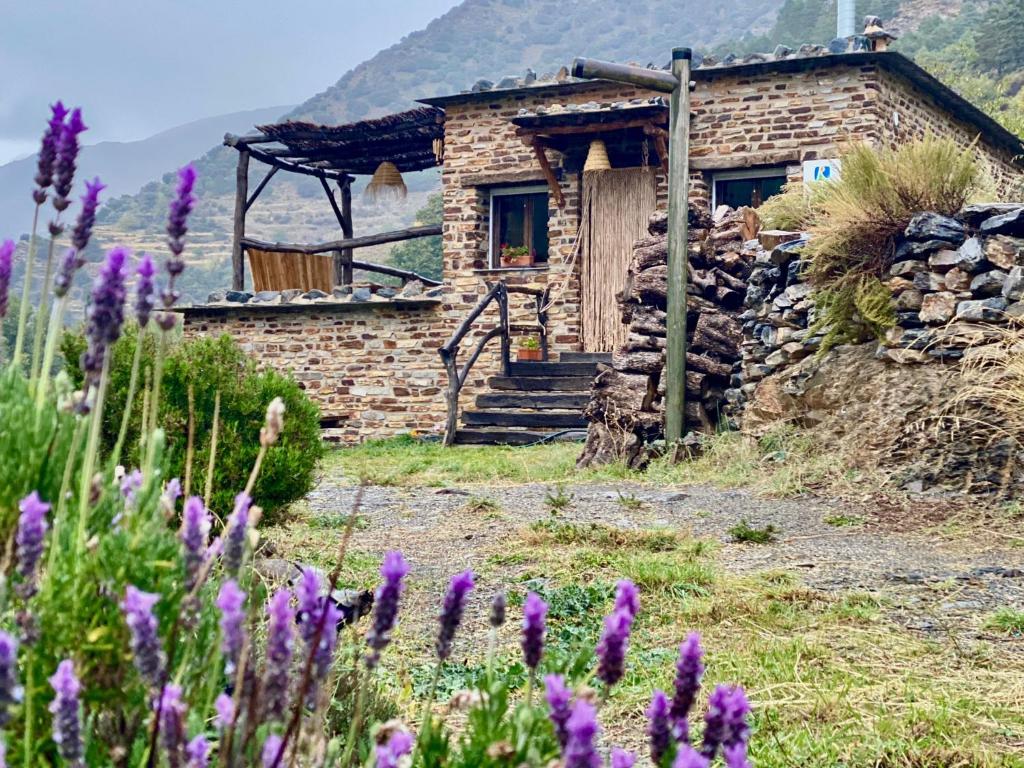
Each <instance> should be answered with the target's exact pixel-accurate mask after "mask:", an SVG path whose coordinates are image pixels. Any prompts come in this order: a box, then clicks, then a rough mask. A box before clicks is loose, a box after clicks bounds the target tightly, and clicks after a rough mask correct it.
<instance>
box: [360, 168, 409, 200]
mask: <svg viewBox="0 0 1024 768" xmlns="http://www.w3.org/2000/svg"><path fill="white" fill-rule="evenodd" d="M365 194H366V197H368V198H369V199H370V200H388V199H398V198H404V197H405V196H406V194H408V190H407V189H406V188H405V181H404V180H403V179H402V174H401V173H399V171H398V167H397V166H396V165H395V164H394V163H392V162H390V161H388V160H385V161H384V162H383V163H381V164H380V165H378V166H377V170H376V171H374V172H373V178H372V179H370V183H369V184H367V185H366V193H365Z"/></svg>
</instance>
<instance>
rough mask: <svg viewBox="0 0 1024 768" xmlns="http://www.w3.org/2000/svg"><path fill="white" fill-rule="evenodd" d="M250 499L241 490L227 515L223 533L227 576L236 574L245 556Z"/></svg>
mask: <svg viewBox="0 0 1024 768" xmlns="http://www.w3.org/2000/svg"><path fill="white" fill-rule="evenodd" d="M251 505H252V499H251V498H249V494H247V493H246V492H245V491H242V492H241V493H240V494H238V495H237V496H235V509H234V511H233V512H232V513H231V514H230V515H228V525H227V528H228V530H227V532H226V533H225V534H224V570H225V571H227V573H228V575H229V576H237V575H238V569H239V568H241V567H242V558H243V557H244V556H245V540H246V538H247V536H248V533H249V507H250V506H251Z"/></svg>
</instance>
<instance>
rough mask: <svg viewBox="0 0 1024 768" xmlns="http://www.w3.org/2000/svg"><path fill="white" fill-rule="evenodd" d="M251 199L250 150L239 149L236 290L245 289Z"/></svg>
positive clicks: (234, 245)
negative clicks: (244, 246)
mask: <svg viewBox="0 0 1024 768" xmlns="http://www.w3.org/2000/svg"><path fill="white" fill-rule="evenodd" d="M248 199H249V150H248V149H240V150H238V168H237V169H236V171H235V233H234V241H233V242H232V244H231V287H232V288H233V289H234V290H236V291H241V290H244V289H245V254H244V252H243V250H242V239H243V238H244V237H245V211H246V203H247V202H248Z"/></svg>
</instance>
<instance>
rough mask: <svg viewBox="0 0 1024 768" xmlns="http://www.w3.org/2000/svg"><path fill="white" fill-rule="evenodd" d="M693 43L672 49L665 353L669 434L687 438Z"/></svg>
mask: <svg viewBox="0 0 1024 768" xmlns="http://www.w3.org/2000/svg"><path fill="white" fill-rule="evenodd" d="M692 56H693V54H692V52H691V51H690V49H689V48H676V49H674V50H673V51H672V74H673V75H674V76H675V78H676V87H675V90H673V91H672V97H671V102H670V106H671V109H670V113H669V144H668V168H669V171H668V177H669V184H668V329H667V334H666V346H667V349H666V357H665V440H666V441H667V442H668V443H675V442H678V441H679V440H681V439H682V437H683V431H684V430H685V428H686V281H687V277H688V275H687V273H688V271H689V270H688V264H687V260H688V240H689V231H688V225H689V214H690V199H689V198H690V60H691V58H692Z"/></svg>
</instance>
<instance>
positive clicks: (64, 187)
mask: <svg viewBox="0 0 1024 768" xmlns="http://www.w3.org/2000/svg"><path fill="white" fill-rule="evenodd" d="M84 130H86V128H85V123H83V122H82V110H80V109H78V108H77V107H76V108H75V109H73V110H72V111H71V116H70V117H69V118H68V121H67V122H66V123H64V126H63V129H62V130H61V132H60V139H59V140H58V141H57V162H56V164H55V165H54V180H53V192H54V194H55V195H56V196H55V197H54V200H53V207H54V208H56V209H57V211H58V212H60V211H63V210H65V209H66V208H67V207H68V206H69V205H71V201H70V200H68V195H70V194H71V185H72V184H73V183H74V181H75V163H76V162H77V160H78V135H79V134H80V133H82V131H84Z"/></svg>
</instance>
